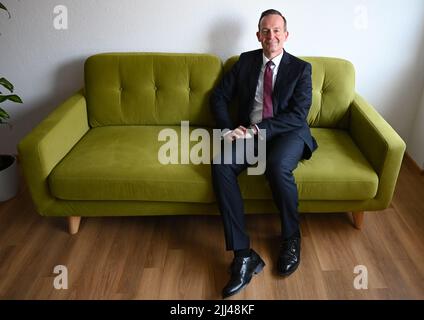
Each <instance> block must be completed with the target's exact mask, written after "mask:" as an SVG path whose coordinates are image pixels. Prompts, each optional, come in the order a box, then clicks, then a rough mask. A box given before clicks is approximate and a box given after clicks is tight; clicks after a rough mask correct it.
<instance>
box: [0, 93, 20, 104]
mask: <svg viewBox="0 0 424 320" xmlns="http://www.w3.org/2000/svg"><path fill="white" fill-rule="evenodd" d="M6 100H10V101H13V102H16V103H22V100H21V98H20V97H19V96H17V95H16V94H10V95H0V103H2V102H4V101H6Z"/></svg>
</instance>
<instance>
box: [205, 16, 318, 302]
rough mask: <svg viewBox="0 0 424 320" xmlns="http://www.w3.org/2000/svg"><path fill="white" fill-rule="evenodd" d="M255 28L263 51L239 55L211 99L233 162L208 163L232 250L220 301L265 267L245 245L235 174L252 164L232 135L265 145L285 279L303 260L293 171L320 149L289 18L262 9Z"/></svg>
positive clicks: (305, 71) (307, 79)
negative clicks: (291, 48) (234, 115)
mask: <svg viewBox="0 0 424 320" xmlns="http://www.w3.org/2000/svg"><path fill="white" fill-rule="evenodd" d="M258 27H259V30H258V32H257V34H256V35H257V37H258V41H259V42H260V43H261V44H262V49H260V50H255V51H250V52H245V53H242V54H241V55H240V57H239V60H238V61H237V62H236V63H235V65H234V66H233V67H232V69H231V70H230V71H229V72H228V73H227V74H226V75H224V78H223V79H222V81H221V82H220V83H219V85H218V86H217V87H216V88H215V90H214V92H213V93H212V96H211V108H212V113H213V115H214V117H215V120H216V124H217V126H218V127H219V128H220V129H221V130H222V132H223V135H222V136H223V140H224V141H227V143H231V144H232V146H231V148H232V159H233V160H232V161H230V162H228V159H227V160H226V161H225V162H224V157H223V154H224V152H222V153H221V155H219V156H218V157H220V161H219V163H217V162H216V161H215V159H214V163H213V164H212V178H213V187H214V190H215V194H216V198H217V201H218V205H219V209H220V212H221V215H222V217H223V222H224V231H225V240H226V248H227V250H233V251H234V260H233V262H232V264H231V278H230V281H229V282H228V284H227V285H226V286H225V287H224V289H223V292H222V294H223V297H224V298H225V297H228V296H231V295H233V294H236V293H237V292H239V291H240V290H242V289H243V288H244V287H245V286H247V284H248V283H249V282H250V280H251V278H252V276H253V275H254V274H256V273H258V272H260V271H261V270H262V269H263V267H264V266H265V263H264V262H263V260H262V259H261V258H260V256H259V255H258V254H257V253H256V252H255V251H254V250H252V249H251V248H250V240H249V236H248V234H247V233H246V226H245V217H244V208H243V199H242V196H241V192H240V188H239V185H238V182H237V176H238V175H239V174H240V173H241V172H242V171H243V170H245V169H246V168H247V167H248V166H249V164H248V163H247V162H246V154H244V155H242V157H243V156H244V162H243V163H241V164H240V163H239V162H240V161H236V160H235V159H236V158H237V157H238V156H240V155H236V154H237V152H239V151H240V150H238V149H237V148H236V147H235V145H236V143H235V140H238V139H244V140H243V142H246V139H254V148H255V151H256V152H257V150H258V148H257V145H258V143H261V142H263V141H265V142H266V171H265V175H266V177H267V179H268V182H269V185H270V187H271V190H272V195H273V199H274V202H275V204H276V206H277V208H278V209H279V212H280V216H281V230H282V243H281V250H280V252H279V258H278V264H277V268H278V272H279V273H280V274H281V275H284V276H287V275H289V274H291V273H293V272H294V271H295V270H296V268H297V267H298V265H299V262H300V230H299V215H298V211H297V207H298V194H297V187H296V183H295V180H294V177H293V170H294V169H295V168H296V167H297V164H298V162H299V161H300V160H301V159H309V158H310V157H311V155H312V152H313V151H314V150H315V149H316V148H317V144H316V142H315V139H314V138H313V137H312V136H311V133H310V129H309V127H308V124H307V119H306V118H307V115H308V111H309V108H310V106H311V102H312V80H311V65H310V64H309V63H307V62H305V61H303V60H300V59H298V58H296V57H294V56H292V55H290V54H289V53H287V52H285V51H284V49H283V46H284V42H285V41H286V39H287V37H288V32H287V22H286V19H285V18H284V17H283V15H282V14H281V13H280V12H278V11H277V10H273V9H270V10H267V11H265V12H263V13H262V15H261V17H260V19H259V24H258ZM233 99H237V101H238V123H236V124H234V123H233V121H232V120H231V117H230V114H229V111H228V109H229V104H230V102H231V101H232V100H233ZM260 139H262V140H261V141H259V140H260ZM228 141H229V142H228ZM246 145H247V143H246ZM231 148H230V149H231ZM246 149H247V148H246ZM244 152H246V151H244Z"/></svg>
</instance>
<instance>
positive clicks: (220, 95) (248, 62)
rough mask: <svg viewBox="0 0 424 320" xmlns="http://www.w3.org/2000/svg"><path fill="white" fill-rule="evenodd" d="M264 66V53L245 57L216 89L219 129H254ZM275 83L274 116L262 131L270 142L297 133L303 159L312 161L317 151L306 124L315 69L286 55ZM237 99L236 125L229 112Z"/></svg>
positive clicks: (214, 107)
mask: <svg viewBox="0 0 424 320" xmlns="http://www.w3.org/2000/svg"><path fill="white" fill-rule="evenodd" d="M262 63H263V60H262V49H259V50H255V51H249V52H244V53H242V54H241V55H240V57H239V60H238V61H237V62H236V63H235V64H234V66H233V67H232V69H231V70H230V71H229V72H228V73H227V74H225V75H224V78H223V79H222V81H221V82H220V83H219V84H218V86H217V87H216V88H215V90H214V91H213V93H212V96H211V108H212V113H213V115H214V117H215V120H216V124H217V127H218V128H220V129H225V128H228V129H234V128H236V127H238V126H239V125H243V126H246V127H248V126H249V125H250V113H251V112H252V109H253V103H254V99H255V94H256V86H257V83H258V79H259V74H260V71H261V66H262ZM275 81H276V82H275V84H274V90H273V93H272V95H273V96H272V101H273V109H274V116H273V117H272V118H268V119H264V120H262V122H260V123H258V124H257V125H258V127H259V128H260V129H261V130H263V129H266V140H267V141H269V140H271V139H273V138H274V137H276V136H279V135H281V134H285V133H289V132H294V133H296V134H297V135H298V136H299V137H301V138H302V139H303V140H304V141H305V145H306V148H305V150H304V155H303V156H304V158H306V159H309V158H310V157H311V155H312V152H313V151H314V150H315V149H316V148H317V144H316V141H315V139H314V138H313V137H312V135H311V132H310V129H309V126H308V123H307V120H306V118H307V116H308V112H309V108H310V106H311V103H312V79H311V65H310V64H309V63H308V62H306V61H303V60H300V59H299V58H296V57H295V56H292V55H291V54H289V53H288V52H286V51H285V52H284V54H283V57H282V59H281V62H280V66H279V68H278V74H277V78H276V80H275ZM234 98H237V100H238V108H239V110H238V123H236V124H234V123H233V122H232V120H231V117H230V114H229V110H228V108H229V104H230V102H231V101H232V100H233V99H234Z"/></svg>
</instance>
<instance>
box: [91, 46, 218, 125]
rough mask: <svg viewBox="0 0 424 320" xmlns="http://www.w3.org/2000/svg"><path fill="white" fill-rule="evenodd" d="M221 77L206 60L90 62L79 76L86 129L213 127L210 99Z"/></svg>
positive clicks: (110, 56) (162, 56)
mask: <svg viewBox="0 0 424 320" xmlns="http://www.w3.org/2000/svg"><path fill="white" fill-rule="evenodd" d="M221 73H222V63H221V60H220V59H219V58H218V57H216V56H213V55H206V54H175V53H172V54H171V53H169V54H168V53H106V54H98V55H94V56H91V57H89V58H88V59H87V61H86V62H85V72H84V74H85V91H86V93H85V94H86V98H87V108H88V115H89V123H90V126H91V127H98V126H107V125H180V121H181V120H189V121H190V124H191V125H197V126H212V124H213V121H212V116H211V114H210V108H209V95H210V92H211V90H212V89H213V88H214V87H215V85H216V83H217V81H218V79H219V77H220V75H221Z"/></svg>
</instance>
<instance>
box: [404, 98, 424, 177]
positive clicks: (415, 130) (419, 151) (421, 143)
mask: <svg viewBox="0 0 424 320" xmlns="http://www.w3.org/2000/svg"><path fill="white" fill-rule="evenodd" d="M408 142H409V144H408V152H409V154H410V155H411V157H412V158H414V160H415V162H416V163H417V164H418V165H419V166H420V167H421V169H423V170H424V90H423V96H422V100H421V105H420V108H419V109H418V111H417V115H416V117H415V122H414V125H413V126H412V131H411V136H410V139H409V141H408Z"/></svg>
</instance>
